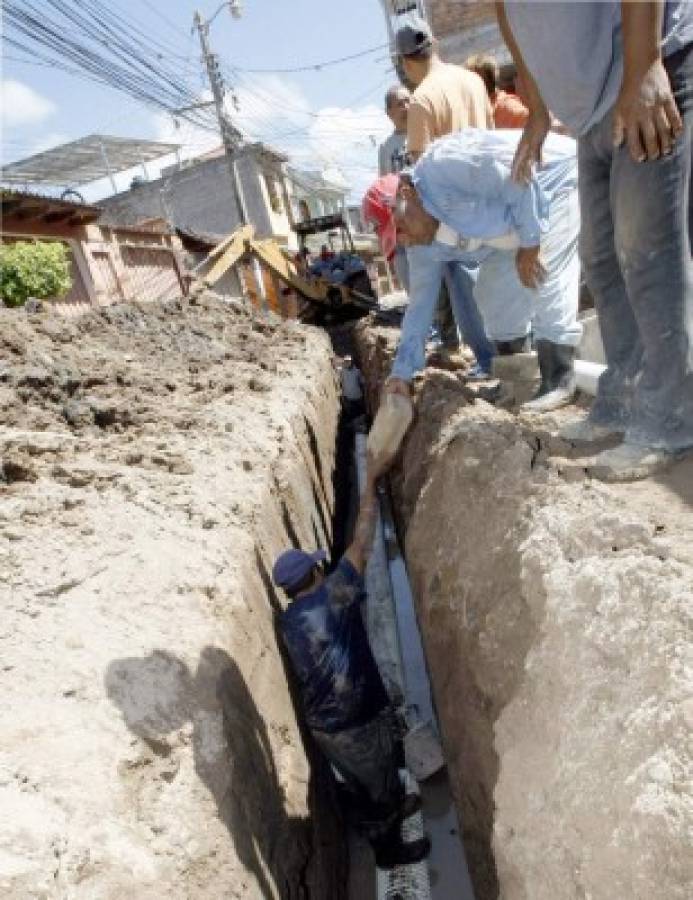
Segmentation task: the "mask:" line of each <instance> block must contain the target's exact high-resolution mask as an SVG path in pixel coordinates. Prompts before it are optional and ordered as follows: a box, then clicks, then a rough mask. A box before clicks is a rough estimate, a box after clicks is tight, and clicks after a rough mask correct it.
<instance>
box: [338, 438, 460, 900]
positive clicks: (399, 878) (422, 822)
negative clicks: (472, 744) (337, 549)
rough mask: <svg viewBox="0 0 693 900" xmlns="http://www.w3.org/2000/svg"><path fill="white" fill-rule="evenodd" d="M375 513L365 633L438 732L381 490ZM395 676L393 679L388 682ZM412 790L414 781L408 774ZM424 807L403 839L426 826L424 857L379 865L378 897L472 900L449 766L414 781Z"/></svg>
mask: <svg viewBox="0 0 693 900" xmlns="http://www.w3.org/2000/svg"><path fill="white" fill-rule="evenodd" d="M355 456H356V467H357V473H358V482H359V493H360V491H361V489H362V488H363V485H364V483H365V476H366V435H364V434H357V435H356V437H355ZM379 504H380V515H379V518H378V523H377V526H376V537H375V541H374V545H373V551H372V553H371V557H370V559H369V563H368V566H367V569H366V588H367V592H368V608H367V610H366V619H367V627H368V634H369V639H370V641H371V645H372V647H373V652H374V655H375V657H376V660H377V661H378V665H379V667H380V668H381V671H383V672H384V674H385V676H386V681H387V682H389V685H388V686H389V687H390V689H391V691H392V689H393V688H394V691H393V692H394V693H395V695H397V694H399V696H401V697H402V701H403V705H404V707H405V709H407V710H415V712H416V716H417V718H418V719H419V720H420V721H422V722H425V723H430V724H431V725H432V727H433V728H434V729H435V730H436V731H437V730H438V723H437V717H436V714H435V709H434V706H433V700H432V695H431V686H430V682H429V678H428V668H427V665H426V659H425V655H424V650H423V646H422V643H421V635H420V633H419V628H418V623H417V619H416V611H415V607H414V600H413V596H412V592H411V587H410V585H409V578H408V575H407V570H406V565H405V562H404V559H403V557H402V554H401V551H400V548H399V544H398V541H397V535H396V531H395V526H394V520H393V516H392V510H391V507H390V503H389V498H388V497H387V494H386V493H381V494H380V495H379ZM393 682H394V684H393ZM406 777H407V779H408V781H409V785H410V790H414V789H415V782H414V781H413V779H412V777H411V775H409V774H408V773H407V776H406ZM418 788H419V791H420V793H421V800H422V813H423V815H422V814H421V813H419V814H417V815H416V816H412V817H410V818H409V819H408V820H407V821H406V822H405V823H404V825H403V837H404V839H405V840H408V841H411V840H415V839H416V838H417V837H421V836H422V835H423V833H424V831H425V832H426V833H427V834H428V836H429V837H430V839H431V853H430V855H429V857H428V859H427V860H426V861H425V862H422V863H418V864H417V865H413V866H401V867H398V868H396V869H394V870H392V871H391V872H383V871H381V870H376V883H377V897H378V900H427V898H429V897H430V898H432V900H474V893H473V890H472V884H471V880H470V877H469V871H468V868H467V862H466V859H465V855H464V848H463V846H462V841H461V838H460V828H459V823H458V820H457V814H456V810H455V806H454V803H453V800H452V793H451V790H450V783H449V781H448V777H447V772H446V770H445V769H442V770H441V771H440V772H438V773H436V774H435V775H434V776H432V777H431V778H429V779H426V780H425V781H423V782H421V783H420V784H419V786H418Z"/></svg>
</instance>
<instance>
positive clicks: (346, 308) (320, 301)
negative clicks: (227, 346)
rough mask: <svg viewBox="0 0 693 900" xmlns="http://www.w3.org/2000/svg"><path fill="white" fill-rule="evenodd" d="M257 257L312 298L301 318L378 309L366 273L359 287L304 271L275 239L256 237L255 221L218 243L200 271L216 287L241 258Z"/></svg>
mask: <svg viewBox="0 0 693 900" xmlns="http://www.w3.org/2000/svg"><path fill="white" fill-rule="evenodd" d="M253 258H255V259H257V260H258V261H259V263H260V264H261V265H262V266H264V267H265V268H266V269H268V270H269V271H270V272H271V273H272V275H274V276H275V277H276V278H278V279H279V281H281V282H282V283H283V284H284V285H286V286H287V287H289V288H291V289H292V290H294V291H295V292H296V293H297V294H298V295H299V296H300V297H302V298H303V299H304V300H307V301H308V307H307V310H306V312H305V314H303V315H302V316H301V318H306V319H315V318H316V313H317V314H318V315H319V313H320V312H322V313H323V314H327V317H328V318H330V319H331V318H336V317H340V318H342V317H344V318H354V317H356V316H359V315H361V316H363V315H366V314H367V313H368V312H370V311H372V310H375V309H377V307H378V303H377V300H376V298H375V296H374V295H373V293H372V289H371V288H370V285H368V287H367V290H368V291H369V293H366V291H365V290H363V287H364V286H365V285H364V279H363V273H361V274H362V277H361V279H360V281H359V283H358V287H357V286H356V285H355V284H354V283H353V281H352V282H349V281H348V280H345V281H344V283H341V284H339V283H335V282H334V281H330V280H329V279H327V278H324V277H321V276H317V275H315V276H314V275H308V274H305V275H304V274H302V273H300V272H299V271H298V269H297V267H296V263H295V262H294V260H293V258H292V257H291V255H290V254H289V252H288V251H286V250H284V249H283V248H281V247H280V246H279V245H278V244H277V242H276V241H274V240H273V239H271V238H269V239H265V240H256V239H255V236H254V230H253V226H252V225H243V226H241V227H240V228H237V229H236V230H235V231H234V232H233V233H232V234H230V235H229V236H228V237H227V238H225V239H224V240H223V241H222V242H221V243H220V244H218V245H217V246H216V247H215V248H214V249H213V250H212V252H211V253H210V254H209V255H208V256H207V258H206V259H205V260H203V262H202V263H200V264H199V265H198V266H197V268H196V272H197V274H198V276H199V277H200V278H201V279H202V280H203V281H204V282H205V284H207V285H209V286H210V287H213V286H214V285H215V284H216V283H217V282H218V281H219V279H220V278H222V276H223V275H224V274H225V273H226V272H227V271H228V270H229V269H230V268H232V267H233V266H236V265H238V264H239V263H241V262H248V261H250V260H251V259H253Z"/></svg>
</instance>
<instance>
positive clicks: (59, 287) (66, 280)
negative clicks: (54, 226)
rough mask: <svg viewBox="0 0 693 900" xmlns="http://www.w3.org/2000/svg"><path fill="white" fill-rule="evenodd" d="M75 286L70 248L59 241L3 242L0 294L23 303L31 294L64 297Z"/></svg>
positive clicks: (10, 303)
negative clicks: (71, 268) (71, 271)
mask: <svg viewBox="0 0 693 900" xmlns="http://www.w3.org/2000/svg"><path fill="white" fill-rule="evenodd" d="M71 286H72V275H71V274H70V251H69V250H68V248H67V246H66V245H65V244H63V243H60V242H59V241H17V242H16V243H14V244H2V245H0V297H2V299H3V300H4V301H5V303H6V304H7V306H22V305H23V304H24V303H26V301H27V300H28V298H29V297H36V298H37V299H38V300H45V299H47V298H49V297H61V296H63V294H66V293H67V292H68V291H69V290H70V287H71Z"/></svg>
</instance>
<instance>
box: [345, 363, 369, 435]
mask: <svg viewBox="0 0 693 900" xmlns="http://www.w3.org/2000/svg"><path fill="white" fill-rule="evenodd" d="M339 380H340V382H341V385H342V408H343V410H344V415H345V418H346V420H347V421H348V422H351V421H353V420H354V419H355V418H357V417H358V416H362V415H363V414H364V413H365V411H366V407H365V405H364V401H363V388H364V382H363V375H362V374H361V370H360V369H359V367H358V366H356V365H354V360H353V359H352V357H351V356H348V355H347V356H345V357H344V359H343V360H342V365H341V367H340V369H339Z"/></svg>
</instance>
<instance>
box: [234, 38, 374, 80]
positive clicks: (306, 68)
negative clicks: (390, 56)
mask: <svg viewBox="0 0 693 900" xmlns="http://www.w3.org/2000/svg"><path fill="white" fill-rule="evenodd" d="M388 46H389V44H378V46H377V47H370V48H369V49H368V50H361V51H360V52H359V53H351V54H349V56H340V57H338V58H337V59H327V60H324V61H323V62H317V63H310V64H309V65H303V66H292V67H289V68H285V69H246V68H241V67H236V71H237V72H246V73H247V74H248V75H288V74H290V73H292V72H312V71H315V72H319V71H321V70H322V69H326V68H327V67H328V66H337V65H340V64H341V63H345V62H351V60H353V59H361V57H363V56H368V55H369V54H370V53H377V52H378V51H379V50H384V49H385V48H386V47H388Z"/></svg>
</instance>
